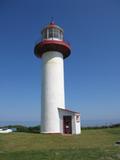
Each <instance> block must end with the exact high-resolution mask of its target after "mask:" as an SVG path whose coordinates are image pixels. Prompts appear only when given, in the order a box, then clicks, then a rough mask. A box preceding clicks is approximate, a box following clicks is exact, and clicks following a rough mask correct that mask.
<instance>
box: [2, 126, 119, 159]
mask: <svg viewBox="0 0 120 160" xmlns="http://www.w3.org/2000/svg"><path fill="white" fill-rule="evenodd" d="M117 140H120V128H112V129H93V130H92V129H91V130H83V131H82V134H81V135H79V136H75V135H74V136H70V135H68V136H62V135H43V134H32V133H10V134H6V135H5V134H4V135H3V134H0V160H120V146H116V145H115V142H116V141H117Z"/></svg>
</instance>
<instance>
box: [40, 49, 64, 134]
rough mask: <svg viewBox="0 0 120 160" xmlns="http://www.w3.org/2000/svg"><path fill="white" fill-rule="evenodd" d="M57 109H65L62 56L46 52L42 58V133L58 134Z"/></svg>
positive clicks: (58, 53) (57, 53)
mask: <svg viewBox="0 0 120 160" xmlns="http://www.w3.org/2000/svg"><path fill="white" fill-rule="evenodd" d="M58 108H63V109H64V108H65V104H64V64H63V55H62V53H60V52H57V51H48V52H45V53H44V54H43V56H42V96H41V132H42V133H60V120H59V112H58Z"/></svg>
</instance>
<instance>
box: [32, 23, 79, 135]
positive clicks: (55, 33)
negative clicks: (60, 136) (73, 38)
mask: <svg viewBox="0 0 120 160" xmlns="http://www.w3.org/2000/svg"><path fill="white" fill-rule="evenodd" d="M41 35H42V39H41V41H40V42H39V43H37V44H36V46H35V48H34V53H35V55H36V56H37V57H38V58H41V60H42V85H41V133H64V134H80V132H81V129H80V113H79V112H74V111H71V110H68V109H66V107H65V93H64V59H66V58H67V57H69V55H70V53H71V48H70V45H69V44H68V43H67V42H65V41H64V31H63V29H62V28H61V27H59V26H58V25H56V24H55V23H54V22H53V21H52V22H51V23H49V24H48V25H47V26H45V27H44V28H43V29H42V31H41Z"/></svg>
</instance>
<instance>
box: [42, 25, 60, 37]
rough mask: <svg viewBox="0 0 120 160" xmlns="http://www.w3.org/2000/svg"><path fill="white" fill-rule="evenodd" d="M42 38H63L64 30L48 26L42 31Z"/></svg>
mask: <svg viewBox="0 0 120 160" xmlns="http://www.w3.org/2000/svg"><path fill="white" fill-rule="evenodd" d="M42 39H43V40H44V39H58V40H63V32H62V31H61V30H60V29H59V28H52V27H51V28H46V29H45V30H43V32H42Z"/></svg>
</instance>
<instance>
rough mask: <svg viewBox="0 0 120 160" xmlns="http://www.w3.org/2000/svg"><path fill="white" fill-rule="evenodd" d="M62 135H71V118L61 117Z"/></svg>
mask: <svg viewBox="0 0 120 160" xmlns="http://www.w3.org/2000/svg"><path fill="white" fill-rule="evenodd" d="M63 131H64V134H72V116H63Z"/></svg>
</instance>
